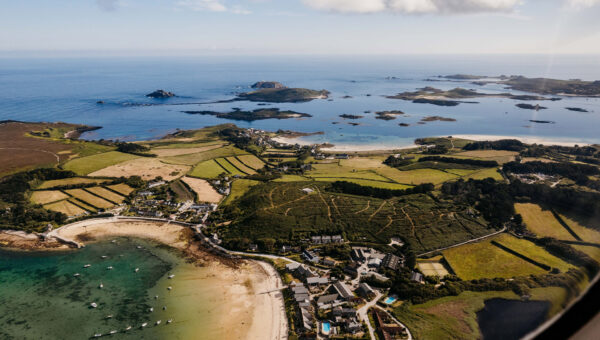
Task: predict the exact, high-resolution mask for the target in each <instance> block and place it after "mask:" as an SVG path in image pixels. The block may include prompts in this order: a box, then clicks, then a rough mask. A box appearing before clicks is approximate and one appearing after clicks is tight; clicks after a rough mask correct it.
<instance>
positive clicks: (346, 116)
mask: <svg viewBox="0 0 600 340" xmlns="http://www.w3.org/2000/svg"><path fill="white" fill-rule="evenodd" d="M340 117H341V118H344V119H361V118H363V117H364V116H359V115H349V114H346V113H344V114H342V115H340Z"/></svg>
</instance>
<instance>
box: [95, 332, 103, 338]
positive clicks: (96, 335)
mask: <svg viewBox="0 0 600 340" xmlns="http://www.w3.org/2000/svg"><path fill="white" fill-rule="evenodd" d="M101 336H102V333H96V334H94V338H99V337H101Z"/></svg>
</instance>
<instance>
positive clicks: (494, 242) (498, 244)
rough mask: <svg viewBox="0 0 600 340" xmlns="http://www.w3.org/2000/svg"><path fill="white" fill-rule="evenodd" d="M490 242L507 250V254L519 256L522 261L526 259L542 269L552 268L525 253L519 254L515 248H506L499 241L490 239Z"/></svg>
mask: <svg viewBox="0 0 600 340" xmlns="http://www.w3.org/2000/svg"><path fill="white" fill-rule="evenodd" d="M490 243H491V244H492V245H494V246H496V247H498V248H500V249H502V250H504V251H505V252H507V253H509V254H512V255H514V256H516V257H518V258H520V259H521V260H524V261H527V262H529V263H531V264H533V265H534V266H538V267H540V268H542V269H544V270H550V269H552V267H550V266H549V265H547V264H543V263H541V262H538V261H536V260H534V259H532V258H530V257H527V256H525V255H523V254H521V253H519V252H517V251H515V250H512V249H510V248H508V247H507V246H505V245H502V244H501V243H499V242H496V241H492V242H490Z"/></svg>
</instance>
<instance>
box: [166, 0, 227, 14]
mask: <svg viewBox="0 0 600 340" xmlns="http://www.w3.org/2000/svg"><path fill="white" fill-rule="evenodd" d="M177 5H178V6H179V7H184V8H187V9H191V10H192V11H211V12H225V11H227V6H225V5H224V4H223V2H221V1H220V0H182V1H179V2H178V3H177Z"/></svg>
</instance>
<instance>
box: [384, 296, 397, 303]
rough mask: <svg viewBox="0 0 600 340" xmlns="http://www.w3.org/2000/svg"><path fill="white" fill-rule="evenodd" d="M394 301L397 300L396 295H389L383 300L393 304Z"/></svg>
mask: <svg viewBox="0 0 600 340" xmlns="http://www.w3.org/2000/svg"><path fill="white" fill-rule="evenodd" d="M394 301H396V298H395V297H392V296H388V297H386V298H385V300H383V303H385V304H386V305H391V304H392V303H394Z"/></svg>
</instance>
